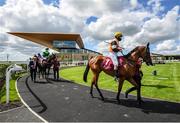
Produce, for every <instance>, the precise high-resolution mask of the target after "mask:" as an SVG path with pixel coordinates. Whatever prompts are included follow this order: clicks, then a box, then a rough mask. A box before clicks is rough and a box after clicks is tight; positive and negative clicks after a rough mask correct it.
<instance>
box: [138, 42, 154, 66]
mask: <svg viewBox="0 0 180 123" xmlns="http://www.w3.org/2000/svg"><path fill="white" fill-rule="evenodd" d="M140 57H142V58H143V61H145V62H146V64H147V65H148V66H149V65H153V63H152V59H151V55H150V49H149V43H148V44H147V46H144V47H142V49H141V51H140Z"/></svg>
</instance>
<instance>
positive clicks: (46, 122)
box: [15, 77, 48, 123]
mask: <svg viewBox="0 0 180 123" xmlns="http://www.w3.org/2000/svg"><path fill="white" fill-rule="evenodd" d="M20 78H21V77H19V78H18V79H17V80H16V83H15V87H16V91H17V94H18V96H19V98H20V100H21V102H22V103H23V104H24V105H25V106H26V108H27V109H28V110H29V111H30V112H31V113H33V114H34V115H35V116H36V117H38V118H39V119H40V120H42V121H43V122H45V123H48V121H46V120H45V119H44V118H42V117H41V116H40V115H38V114H37V113H36V112H35V111H33V110H32V109H31V108H30V107H29V106H28V105H27V103H26V102H25V101H24V100H23V99H22V97H21V95H20V93H19V90H18V88H17V81H18V80H19V79H20Z"/></svg>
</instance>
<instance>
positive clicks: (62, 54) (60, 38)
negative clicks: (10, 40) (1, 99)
mask: <svg viewBox="0 0 180 123" xmlns="http://www.w3.org/2000/svg"><path fill="white" fill-rule="evenodd" d="M8 33H9V34H12V35H15V36H18V37H21V38H23V39H26V40H29V41H32V42H34V43H37V44H41V45H43V46H45V47H48V48H51V49H53V50H56V51H58V52H59V53H57V55H58V58H59V60H60V61H61V62H76V61H86V60H88V59H89V58H90V57H92V56H96V55H101V54H100V53H98V52H95V51H92V50H89V49H86V48H85V47H84V44H83V41H82V39H81V36H80V34H64V33H37V32H36V33H35V32H31V33H30V32H28V33H27V32H8Z"/></svg>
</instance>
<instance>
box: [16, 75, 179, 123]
mask: <svg viewBox="0 0 180 123" xmlns="http://www.w3.org/2000/svg"><path fill="white" fill-rule="evenodd" d="M17 87H18V89H19V92H20V95H21V96H22V98H23V100H24V101H25V102H26V103H27V104H28V105H29V107H31V108H32V110H33V111H35V112H36V113H37V114H39V115H40V116H41V117H42V118H44V119H45V120H46V121H48V122H60V121H66V122H67V121H69V122H77V121H79V122H81V121H83V122H91V121H94V122H98V121H106V122H108V121H111V122H114V121H117V122H118V121H136V122H139V121H148V122H149V121H161V122H163V121H171V122H172V121H180V104H178V103H170V102H166V101H158V100H150V99H144V101H145V103H144V104H143V105H142V107H139V106H138V104H137V103H136V97H133V96H129V99H125V98H124V95H123V94H121V96H120V98H121V103H120V104H118V103H117V101H116V100H115V97H116V93H113V92H109V91H102V93H103V95H104V97H106V98H105V101H104V102H103V101H101V99H100V98H99V95H98V93H97V91H96V89H94V95H95V98H91V96H90V94H89V87H86V86H82V85H78V84H76V83H72V82H69V81H66V80H61V81H53V80H51V79H48V81H46V80H45V79H44V80H43V79H42V80H38V82H36V83H34V82H32V81H31V80H30V78H29V77H28V76H24V77H22V78H21V79H19V81H18V84H17Z"/></svg>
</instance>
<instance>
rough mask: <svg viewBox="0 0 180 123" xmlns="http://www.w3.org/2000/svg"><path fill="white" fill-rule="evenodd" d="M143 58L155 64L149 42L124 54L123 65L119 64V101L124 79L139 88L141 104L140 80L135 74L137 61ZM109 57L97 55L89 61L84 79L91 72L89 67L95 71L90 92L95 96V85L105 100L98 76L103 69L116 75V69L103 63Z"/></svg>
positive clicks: (138, 95) (150, 63)
mask: <svg viewBox="0 0 180 123" xmlns="http://www.w3.org/2000/svg"><path fill="white" fill-rule="evenodd" d="M140 57H141V58H142V59H143V61H145V62H146V64H147V65H153V64H152V60H151V57H150V50H149V43H148V44H147V46H138V47H136V48H135V49H133V50H132V51H131V52H129V53H128V54H127V55H125V56H124V62H123V65H121V66H119V70H120V71H119V74H120V80H119V85H118V93H117V97H116V99H117V101H118V102H120V100H119V95H120V92H121V89H122V85H123V82H124V80H127V81H129V82H130V83H131V84H132V85H133V86H135V87H136V89H137V99H138V102H139V104H141V95H140V85H139V84H138V82H137V81H136V80H135V79H134V76H135V74H136V62H137V60H138V59H139V58H140ZM106 59H107V57H105V56H102V55H100V56H95V57H93V58H91V59H90V60H89V61H88V64H87V66H86V69H85V71H84V76H83V80H84V81H85V82H87V75H88V72H89V68H91V71H92V73H93V78H92V83H91V89H90V94H91V96H92V97H93V85H95V87H96V89H97V90H98V92H99V94H100V96H101V98H102V100H104V97H103V95H102V93H101V91H100V89H99V87H98V78H99V74H100V72H101V71H104V72H105V73H106V74H108V75H110V76H112V77H113V76H114V73H115V72H114V70H113V69H112V70H107V69H106V68H105V67H104V66H103V65H102V64H103V63H104V62H105V60H106Z"/></svg>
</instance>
